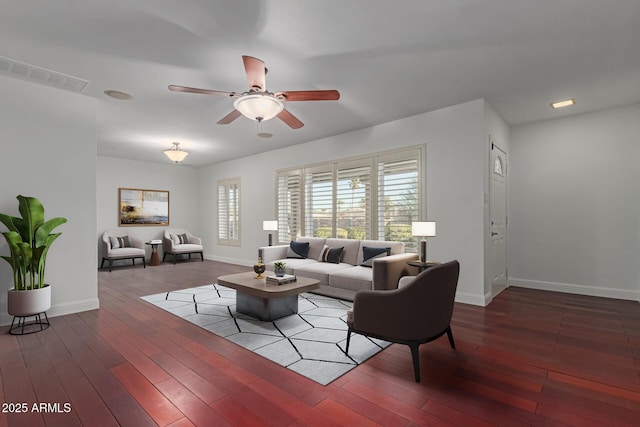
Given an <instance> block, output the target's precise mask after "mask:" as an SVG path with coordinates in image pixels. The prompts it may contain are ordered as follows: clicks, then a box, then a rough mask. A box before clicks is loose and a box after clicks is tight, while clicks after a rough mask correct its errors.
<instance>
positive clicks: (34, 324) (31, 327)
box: [9, 311, 50, 335]
mask: <svg viewBox="0 0 640 427" xmlns="http://www.w3.org/2000/svg"><path fill="white" fill-rule="evenodd" d="M43 314H44V321H43V320H42V315H43ZM29 317H33V321H31V322H27V321H26V319H28V318H29ZM16 319H18V323H17V324H15V322H16ZM14 324H15V326H14ZM49 326H50V323H49V318H48V317H47V312H46V311H43V312H42V313H38V314H32V315H31V316H13V320H12V321H11V328H10V329H9V333H10V334H11V335H27V334H33V333H35V332H40V331H44V330H45V329H47V328H48V327H49ZM25 327H28V331H27V332H25V331H24V328H25ZM38 327H39V328H38ZM18 329H20V332H18Z"/></svg>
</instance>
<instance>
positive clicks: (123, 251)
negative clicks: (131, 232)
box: [109, 247, 145, 258]
mask: <svg viewBox="0 0 640 427" xmlns="http://www.w3.org/2000/svg"><path fill="white" fill-rule="evenodd" d="M133 256H135V257H141V256H145V251H144V249H140V248H131V247H129V248H117V249H112V250H111V251H110V252H109V258H131V257H133Z"/></svg>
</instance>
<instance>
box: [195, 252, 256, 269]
mask: <svg viewBox="0 0 640 427" xmlns="http://www.w3.org/2000/svg"><path fill="white" fill-rule="evenodd" d="M204 259H207V260H209V261H218V262H226V263H227V264H236V265H243V266H245V267H253V265H254V264H255V262H249V261H247V260H245V259H236V258H227V257H221V256H217V255H207V254H205V255H204ZM257 260H258V258H256V261H257Z"/></svg>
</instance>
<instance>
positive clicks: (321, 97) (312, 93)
mask: <svg viewBox="0 0 640 427" xmlns="http://www.w3.org/2000/svg"><path fill="white" fill-rule="evenodd" d="M275 95H276V96H279V95H282V96H284V99H285V101H337V100H338V99H340V92H338V91H337V90H289V91H282V92H278V93H276V94H275Z"/></svg>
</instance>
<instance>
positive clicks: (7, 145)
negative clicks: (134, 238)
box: [0, 76, 99, 324]
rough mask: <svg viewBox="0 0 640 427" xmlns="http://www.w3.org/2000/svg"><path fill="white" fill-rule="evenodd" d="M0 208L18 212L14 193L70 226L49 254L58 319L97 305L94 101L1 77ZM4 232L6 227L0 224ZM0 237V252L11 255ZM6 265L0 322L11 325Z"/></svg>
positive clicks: (0, 281) (0, 274) (1, 267)
mask: <svg viewBox="0 0 640 427" xmlns="http://www.w3.org/2000/svg"><path fill="white" fill-rule="evenodd" d="M0 94H1V97H0V129H1V130H2V136H1V138H2V143H1V144H0V145H1V146H2V166H1V167H0V182H2V185H1V186H0V212H3V213H8V214H10V215H14V216H17V215H18V201H17V200H16V196H17V195H18V194H23V195H25V196H33V197H37V198H38V199H40V201H41V202H42V204H43V205H44V207H45V215H46V218H51V217H55V216H63V217H66V218H67V219H68V223H66V224H64V225H62V226H61V227H59V228H58V229H57V231H61V232H62V236H61V237H60V238H58V240H56V242H55V243H54V244H53V246H52V248H51V251H50V252H49V256H48V257H47V276H46V281H47V282H48V283H50V284H51V285H52V308H51V310H49V312H48V314H49V315H50V316H56V315H61V314H67V313H73V312H77V311H83V310H89V309H93V308H97V307H98V305H99V303H98V285H97V273H96V246H95V234H96V191H95V190H96V173H95V168H96V147H97V144H96V132H95V129H96V102H97V101H96V100H95V99H93V98H89V97H86V96H82V95H78V94H74V93H70V92H66V91H62V90H59V89H53V88H49V87H46V86H41V85H36V84H33V83H28V82H23V81H21V80H17V79H10V78H6V77H2V76H0ZM0 227H1V228H2V230H3V231H4V226H0ZM8 251H9V249H8V247H7V244H6V242H5V240H4V238H2V239H1V240H0V253H1V254H3V255H5V254H8ZM11 287H13V276H12V273H11V268H10V266H9V264H7V263H6V262H5V261H4V260H0V323H1V324H7V323H10V318H9V317H8V315H7V292H6V290H7V289H9V288H11Z"/></svg>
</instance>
